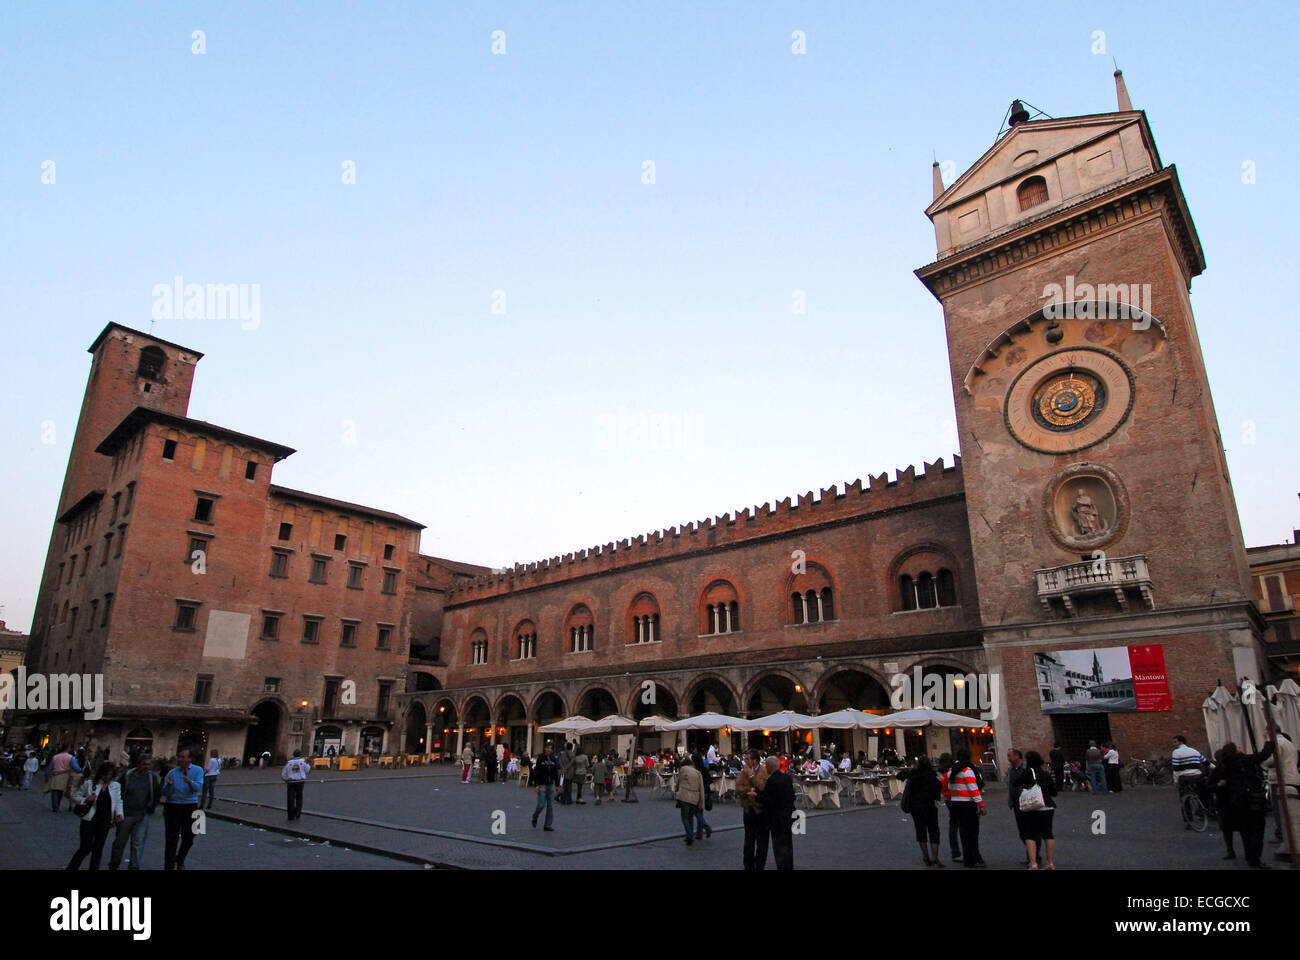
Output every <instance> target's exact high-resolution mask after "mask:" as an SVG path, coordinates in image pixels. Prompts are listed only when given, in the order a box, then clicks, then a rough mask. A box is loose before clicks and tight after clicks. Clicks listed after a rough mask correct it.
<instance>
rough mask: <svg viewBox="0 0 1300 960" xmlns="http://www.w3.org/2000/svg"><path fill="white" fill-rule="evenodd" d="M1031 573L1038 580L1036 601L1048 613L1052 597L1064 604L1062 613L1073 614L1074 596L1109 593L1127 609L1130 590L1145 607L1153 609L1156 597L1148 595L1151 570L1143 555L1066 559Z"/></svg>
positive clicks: (1050, 608) (1050, 609)
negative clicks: (1078, 559) (1081, 559)
mask: <svg viewBox="0 0 1300 960" xmlns="http://www.w3.org/2000/svg"><path fill="white" fill-rule="evenodd" d="M1034 576H1035V578H1036V579H1037V580H1038V602H1039V603H1041V604H1042V605H1043V611H1044V612H1045V613H1047V614H1049V615H1050V614H1051V613H1052V601H1053V600H1060V601H1061V603H1062V604H1064V606H1065V615H1066V616H1067V617H1073V616H1074V615H1075V613H1076V610H1075V606H1074V601H1075V599H1076V598H1078V597H1083V596H1093V595H1096V594H1111V595H1112V596H1114V598H1115V600H1116V602H1118V603H1119V608H1120V610H1121V611H1123V612H1124V613H1128V611H1129V597H1128V593H1129V592H1130V591H1132V592H1135V593H1137V594H1139V595H1140V596H1141V598H1142V605H1143V606H1144V607H1145V608H1146V609H1147V610H1154V609H1155V600H1154V599H1153V598H1152V596H1151V572H1150V570H1148V569H1147V558H1146V556H1145V555H1139V556H1136V557H1113V558H1109V557H1108V558H1102V557H1099V558H1097V559H1096V560H1085V561H1083V562H1082V563H1067V564H1065V565H1064V566H1060V567H1047V568H1045V569H1043V570H1035V571H1034Z"/></svg>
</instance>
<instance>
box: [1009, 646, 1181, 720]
mask: <svg viewBox="0 0 1300 960" xmlns="http://www.w3.org/2000/svg"><path fill="white" fill-rule="evenodd" d="M1034 672H1035V673H1036V674H1037V677H1038V700H1039V703H1040V704H1041V706H1042V708H1043V713H1138V712H1146V711H1156V710H1172V709H1173V700H1172V698H1171V697H1170V696H1169V675H1168V673H1166V671H1165V649H1164V646H1163V645H1162V644H1158V643H1151V644H1142V645H1140V646H1132V647H1090V648H1084V649H1082V650H1048V651H1045V652H1044V651H1040V652H1037V653H1035V654H1034Z"/></svg>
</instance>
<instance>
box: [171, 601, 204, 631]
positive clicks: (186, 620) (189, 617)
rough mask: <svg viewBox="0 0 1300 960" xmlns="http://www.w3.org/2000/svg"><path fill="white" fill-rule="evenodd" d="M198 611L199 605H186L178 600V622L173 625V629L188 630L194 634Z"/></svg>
mask: <svg viewBox="0 0 1300 960" xmlns="http://www.w3.org/2000/svg"><path fill="white" fill-rule="evenodd" d="M198 609H199V606H198V604H197V603H185V602H183V601H180V600H177V601H176V622H175V623H173V624H172V629H173V630H188V631H190V632H193V630H194V617H195V614H196V613H197V612H198Z"/></svg>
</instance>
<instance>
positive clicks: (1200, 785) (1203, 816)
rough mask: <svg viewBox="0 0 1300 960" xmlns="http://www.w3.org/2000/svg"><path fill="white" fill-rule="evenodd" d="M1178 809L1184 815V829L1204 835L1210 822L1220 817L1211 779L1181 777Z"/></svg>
mask: <svg viewBox="0 0 1300 960" xmlns="http://www.w3.org/2000/svg"><path fill="white" fill-rule="evenodd" d="M1178 807H1179V809H1180V810H1181V811H1182V814H1183V829H1185V830H1195V831H1196V832H1197V833H1204V832H1205V828H1206V827H1207V826H1208V825H1209V823H1210V820H1211V819H1212V818H1213V817H1215V816H1217V815H1218V811H1217V810H1215V807H1214V792H1213V791H1212V790H1210V788H1209V777H1207V776H1204V775H1202V776H1199V777H1179V778H1178Z"/></svg>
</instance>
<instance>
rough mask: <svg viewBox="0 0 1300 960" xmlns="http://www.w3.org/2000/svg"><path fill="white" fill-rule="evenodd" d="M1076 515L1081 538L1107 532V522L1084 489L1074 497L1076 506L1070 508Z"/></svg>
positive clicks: (1076, 524) (1075, 523) (1075, 520)
mask: <svg viewBox="0 0 1300 960" xmlns="http://www.w3.org/2000/svg"><path fill="white" fill-rule="evenodd" d="M1070 513H1071V514H1073V515H1074V525H1075V527H1076V529H1078V531H1079V536H1081V537H1095V536H1096V535H1097V534H1099V533H1105V532H1106V521H1105V519H1104V518H1103V517H1102V515H1101V511H1100V510H1098V509H1097V504H1096V503H1095V502H1094V501H1093V499H1092V497H1090V496H1088V492H1087V491H1086V490H1084V489H1083V488H1082V487H1081V488H1080V489H1079V491H1078V492H1077V493H1076V494H1075V496H1074V506H1073V507H1071V508H1070Z"/></svg>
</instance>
